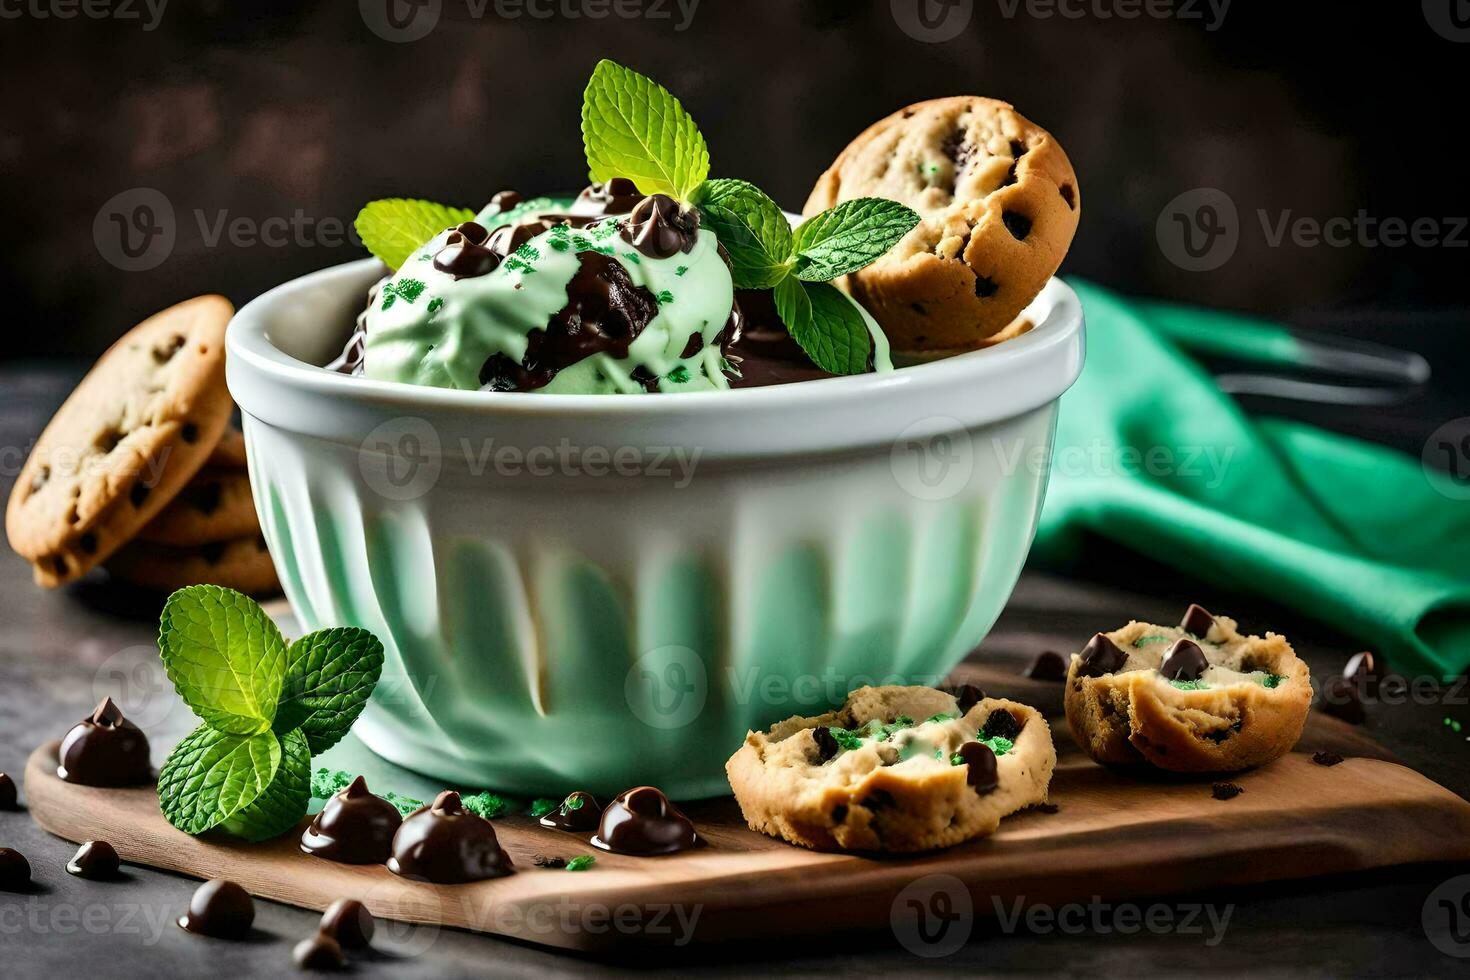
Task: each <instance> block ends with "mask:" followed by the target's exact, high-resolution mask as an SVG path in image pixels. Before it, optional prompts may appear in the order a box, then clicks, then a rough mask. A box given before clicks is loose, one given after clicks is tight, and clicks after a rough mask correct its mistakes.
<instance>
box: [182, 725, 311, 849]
mask: <svg viewBox="0 0 1470 980" xmlns="http://www.w3.org/2000/svg"><path fill="white" fill-rule="evenodd" d="M280 762H281V746H280V743H279V742H277V741H276V737H275V736H274V735H272V734H271V733H270V732H258V733H256V734H253V735H237V734H231V733H229V732H221V731H216V730H215V729H213V728H210V727H209V725H208V724H204V725H200V726H199V727H198V728H196V729H194V731H192V732H190V733H189V735H188V736H186V737H185V738H184V740H183V741H182V742H180V743H179V744H178V745H177V746H175V747H174V750H173V751H172V752H170V753H169V756H168V759H167V761H165V762H164V764H163V768H162V769H160V770H159V772H158V805H159V808H160V809H162V810H163V815H164V816H165V817H166V818H167V819H168V822H169V823H171V824H173V825H174V826H175V827H177V828H179V829H180V830H182V831H183V832H184V833H186V834H202V833H204V832H205V831H206V830H209V829H210V828H211V827H216V826H218V825H219V824H221V823H223V822H224V821H226V820H228V819H229V818H230V817H231V816H233V815H235V814H236V813H238V812H240V811H241V810H243V809H245V808H246V807H247V806H249V805H250V804H251V803H253V802H255V800H256V798H257V797H259V796H260V794H261V793H262V792H263V791H264V790H265V788H266V786H267V785H269V784H270V782H271V780H272V779H274V778H275V775H276V769H277V767H278V766H279V765H280ZM309 767H310V763H309V762H308V768H309ZM309 778H310V777H309V775H308V779H309Z"/></svg>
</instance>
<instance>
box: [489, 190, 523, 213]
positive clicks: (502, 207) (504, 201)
mask: <svg viewBox="0 0 1470 980" xmlns="http://www.w3.org/2000/svg"><path fill="white" fill-rule="evenodd" d="M524 200H525V198H524V197H522V196H521V195H520V194H518V193H517V192H515V191H501V192H500V193H498V194H496V195H495V196H494V197H492V198H491V199H490V206H491V207H493V208H494V209H495V210H496V211H509V210H510V209H511V208H514V207H518V206H520V203H521V202H522V201H524Z"/></svg>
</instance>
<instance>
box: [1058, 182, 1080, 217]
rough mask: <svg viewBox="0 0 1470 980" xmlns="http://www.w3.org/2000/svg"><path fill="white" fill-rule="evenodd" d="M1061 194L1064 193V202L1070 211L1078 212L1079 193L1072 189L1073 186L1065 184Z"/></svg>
mask: <svg viewBox="0 0 1470 980" xmlns="http://www.w3.org/2000/svg"><path fill="white" fill-rule="evenodd" d="M1061 192H1062V200H1064V201H1066V202H1067V208H1068V210H1071V211H1076V210H1077V192H1076V191H1075V190H1074V189H1073V188H1072V185H1071V184H1063V185H1062V186H1061Z"/></svg>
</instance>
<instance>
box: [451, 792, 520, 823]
mask: <svg viewBox="0 0 1470 980" xmlns="http://www.w3.org/2000/svg"><path fill="white" fill-rule="evenodd" d="M460 802H461V803H463V804H464V808H465V809H466V810H468V811H470V812H471V813H476V814H479V815H480V816H482V817H484V818H485V819H486V820H494V819H495V818H496V817H498V816H500V815H501V814H503V813H505V812H506V811H507V810H509V809H510V804H509V803H507V802H505V799H504V798H503V797H501V796H498V795H496V794H495V793H491V792H489V791H486V792H484V793H476V794H474V795H473V796H462V797H460Z"/></svg>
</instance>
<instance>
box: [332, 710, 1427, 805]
mask: <svg viewBox="0 0 1470 980" xmlns="http://www.w3.org/2000/svg"><path fill="white" fill-rule="evenodd" d="M1445 722H1446V724H1448V722H1449V719H1448V718H1446V719H1445ZM350 782H352V773H350V772H347V771H346V770H344V769H328V768H326V767H325V766H324V767H322V768H321V769H318V770H317V771H316V772H314V773H312V776H311V795H312V796H315V797H316V798H317V799H319V800H325V799H326V798H327V797H329V796H332V795H334V794H336V793H338V792H340V791H341V790H344V789H346V788H347V784H348V783H350Z"/></svg>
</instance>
